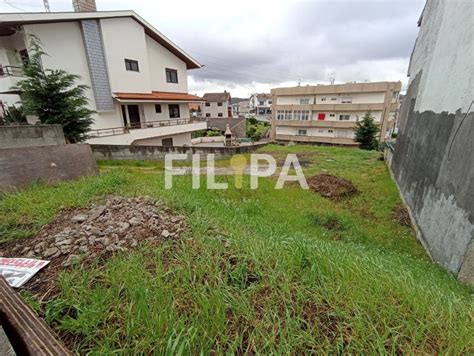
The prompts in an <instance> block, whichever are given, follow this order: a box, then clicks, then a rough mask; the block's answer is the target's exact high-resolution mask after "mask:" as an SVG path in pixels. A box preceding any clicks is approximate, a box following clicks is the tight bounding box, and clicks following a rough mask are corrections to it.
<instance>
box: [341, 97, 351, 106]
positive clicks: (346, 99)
mask: <svg viewBox="0 0 474 356" xmlns="http://www.w3.org/2000/svg"><path fill="white" fill-rule="evenodd" d="M341 104H352V97H351V96H343V97H342V98H341Z"/></svg>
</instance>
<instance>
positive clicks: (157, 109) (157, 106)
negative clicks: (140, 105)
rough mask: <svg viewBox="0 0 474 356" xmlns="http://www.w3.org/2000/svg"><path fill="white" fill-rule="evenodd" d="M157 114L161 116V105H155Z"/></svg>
mask: <svg viewBox="0 0 474 356" xmlns="http://www.w3.org/2000/svg"><path fill="white" fill-rule="evenodd" d="M155 113H157V114H161V104H155Z"/></svg>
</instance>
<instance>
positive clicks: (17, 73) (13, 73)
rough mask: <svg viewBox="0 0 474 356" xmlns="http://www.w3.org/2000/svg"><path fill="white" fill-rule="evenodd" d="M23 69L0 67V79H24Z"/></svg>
mask: <svg viewBox="0 0 474 356" xmlns="http://www.w3.org/2000/svg"><path fill="white" fill-rule="evenodd" d="M22 76H23V68H22V67H19V66H10V65H7V66H3V65H0V77H22Z"/></svg>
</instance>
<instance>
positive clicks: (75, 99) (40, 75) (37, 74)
mask: <svg viewBox="0 0 474 356" xmlns="http://www.w3.org/2000/svg"><path fill="white" fill-rule="evenodd" d="M29 54H30V58H29V60H28V61H25V62H24V64H23V71H24V74H25V77H26V78H27V79H24V80H21V81H19V82H18V83H17V85H16V88H15V89H18V90H20V91H21V93H22V94H21V99H22V103H23V108H24V112H25V114H29V115H35V116H37V117H38V120H39V122H40V123H41V124H59V125H61V126H62V127H63V131H64V136H65V137H66V140H67V141H68V142H70V143H75V142H81V141H84V140H85V139H87V135H86V133H87V131H89V129H90V126H91V124H92V122H93V119H92V117H91V115H92V114H93V113H94V111H92V110H89V109H88V107H87V104H88V99H87V97H86V95H85V92H86V90H87V89H88V87H87V86H86V85H76V84H75V83H76V81H77V80H78V79H79V78H80V77H79V76H78V75H75V74H70V73H68V72H66V71H64V70H61V69H59V70H58V69H44V68H43V64H42V61H41V57H42V56H43V55H46V53H45V52H43V50H42V49H41V46H40V45H39V43H38V41H36V40H35V41H32V42H31V46H30V51H29Z"/></svg>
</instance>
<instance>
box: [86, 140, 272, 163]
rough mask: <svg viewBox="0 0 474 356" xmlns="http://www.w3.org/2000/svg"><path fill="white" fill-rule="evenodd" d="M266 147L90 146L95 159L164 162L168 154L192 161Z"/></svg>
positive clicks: (258, 145)
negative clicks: (198, 155)
mask: <svg viewBox="0 0 474 356" xmlns="http://www.w3.org/2000/svg"><path fill="white" fill-rule="evenodd" d="M265 145H267V144H266V143H263V144H255V145H249V146H240V147H178V146H173V147H171V146H135V145H132V146H118V145H91V148H92V152H93V153H94V157H95V158H96V159H130V160H132V159H139V160H164V159H165V155H166V154H168V153H179V154H183V153H185V154H187V155H188V160H192V157H191V156H192V155H193V154H201V155H203V156H205V155H207V154H210V153H213V154H215V155H216V157H226V156H232V155H235V154H241V153H242V154H243V153H251V152H254V151H256V150H257V149H258V148H261V147H264V146H265Z"/></svg>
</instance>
